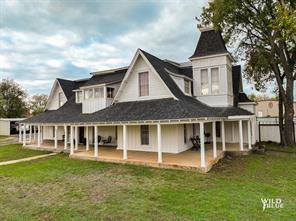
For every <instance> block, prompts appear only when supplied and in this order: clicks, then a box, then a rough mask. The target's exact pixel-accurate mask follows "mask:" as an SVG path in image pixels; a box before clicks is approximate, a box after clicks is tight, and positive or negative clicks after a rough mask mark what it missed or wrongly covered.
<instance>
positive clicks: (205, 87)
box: [200, 69, 209, 95]
mask: <svg viewBox="0 0 296 221" xmlns="http://www.w3.org/2000/svg"><path fill="white" fill-rule="evenodd" d="M200 72H201V73H200V78H201V94H202V95H208V94H209V76H208V69H201V71H200Z"/></svg>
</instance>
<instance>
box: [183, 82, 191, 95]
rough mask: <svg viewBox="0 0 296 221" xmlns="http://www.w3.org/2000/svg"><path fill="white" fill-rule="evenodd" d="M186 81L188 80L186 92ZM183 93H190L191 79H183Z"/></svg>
mask: <svg viewBox="0 0 296 221" xmlns="http://www.w3.org/2000/svg"><path fill="white" fill-rule="evenodd" d="M186 82H188V92H186V86H185V85H186ZM184 93H185V94H189V95H190V94H191V81H190V80H188V79H184Z"/></svg>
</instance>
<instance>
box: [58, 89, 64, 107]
mask: <svg viewBox="0 0 296 221" xmlns="http://www.w3.org/2000/svg"><path fill="white" fill-rule="evenodd" d="M63 104H64V102H63V93H62V92H60V93H59V107H61V106H63Z"/></svg>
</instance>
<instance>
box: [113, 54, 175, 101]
mask: <svg viewBox="0 0 296 221" xmlns="http://www.w3.org/2000/svg"><path fill="white" fill-rule="evenodd" d="M139 56H142V58H143V59H144V61H145V62H146V63H147V65H148V66H149V68H150V69H152V71H154V72H156V75H157V76H158V77H159V79H160V80H161V82H162V83H163V85H164V86H165V87H166V88H167V89H168V91H169V93H171V95H172V97H174V99H177V97H176V96H175V95H174V93H173V92H172V91H171V88H170V87H169V86H168V83H167V82H166V81H165V78H163V77H161V74H160V73H159V71H158V70H156V69H155V68H157V65H156V64H154V65H153V64H152V63H151V60H153V59H151V58H152V57H154V56H153V55H150V54H148V53H147V52H145V51H143V50H141V49H139V48H138V49H137V51H136V53H135V55H134V57H133V59H132V61H131V64H130V65H129V67H128V69H127V72H126V74H125V76H124V78H123V80H122V83H121V85H120V87H119V89H118V92H117V94H116V95H115V98H114V100H113V103H116V102H117V100H118V97H119V96H120V94H121V92H122V90H124V87H125V86H126V83H127V82H126V81H127V79H128V78H129V76H130V73H131V72H132V70H133V67H134V65H135V63H136V61H137V59H138V57H139ZM147 56H148V57H150V60H149V59H148V58H147ZM154 58H155V59H158V58H156V57H154ZM158 60H160V59H158ZM160 61H161V62H162V60H160ZM167 75H168V74H167ZM168 78H169V79H171V81H173V79H172V78H171V77H170V76H169V75H168ZM173 83H174V81H173ZM175 85H176V84H175ZM176 87H178V86H177V85H176Z"/></svg>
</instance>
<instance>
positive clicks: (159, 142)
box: [157, 124, 162, 163]
mask: <svg viewBox="0 0 296 221" xmlns="http://www.w3.org/2000/svg"><path fill="white" fill-rule="evenodd" d="M157 152H158V155H157V156H158V157H157V162H158V163H162V152H161V125H160V124H157Z"/></svg>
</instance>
